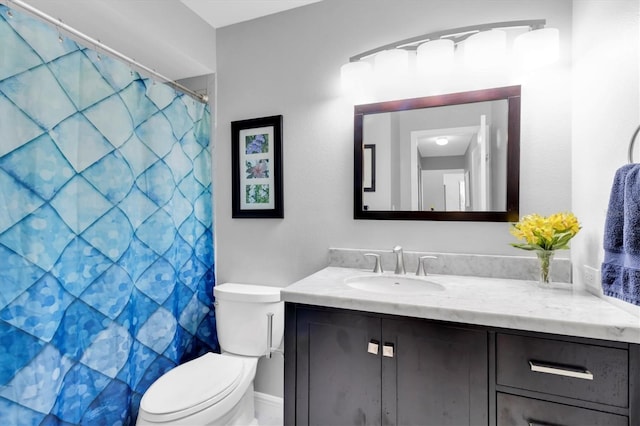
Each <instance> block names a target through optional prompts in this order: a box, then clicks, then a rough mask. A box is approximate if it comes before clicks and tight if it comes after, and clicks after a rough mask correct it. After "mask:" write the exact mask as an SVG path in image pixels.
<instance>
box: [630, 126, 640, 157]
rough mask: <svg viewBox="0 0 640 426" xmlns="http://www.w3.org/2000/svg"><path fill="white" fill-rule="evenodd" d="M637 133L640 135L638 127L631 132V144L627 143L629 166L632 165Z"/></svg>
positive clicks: (639, 127)
mask: <svg viewBox="0 0 640 426" xmlns="http://www.w3.org/2000/svg"><path fill="white" fill-rule="evenodd" d="M638 133H640V126H638V128H637V129H636V131H635V132H633V136H632V137H631V142H629V164H631V163H633V145H634V144H635V143H636V138H637V137H638Z"/></svg>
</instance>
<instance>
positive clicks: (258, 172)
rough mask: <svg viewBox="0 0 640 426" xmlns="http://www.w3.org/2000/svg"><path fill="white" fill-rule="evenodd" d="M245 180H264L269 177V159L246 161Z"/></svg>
mask: <svg viewBox="0 0 640 426" xmlns="http://www.w3.org/2000/svg"><path fill="white" fill-rule="evenodd" d="M245 163H246V173H247V179H264V178H268V177H269V159H267V158H261V159H259V160H247V161H246V162H245Z"/></svg>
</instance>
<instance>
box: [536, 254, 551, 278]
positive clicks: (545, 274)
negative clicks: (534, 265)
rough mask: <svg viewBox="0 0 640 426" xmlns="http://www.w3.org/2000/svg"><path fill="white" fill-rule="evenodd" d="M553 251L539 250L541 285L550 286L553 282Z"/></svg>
mask: <svg viewBox="0 0 640 426" xmlns="http://www.w3.org/2000/svg"><path fill="white" fill-rule="evenodd" d="M553 254H554V251H553V250H537V251H536V255H537V256H538V267H539V276H538V283H540V285H549V283H550V282H551V261H552V260H553Z"/></svg>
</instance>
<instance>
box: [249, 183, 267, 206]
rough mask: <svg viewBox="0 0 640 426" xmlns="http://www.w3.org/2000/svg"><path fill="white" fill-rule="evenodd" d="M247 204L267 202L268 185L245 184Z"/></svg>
mask: <svg viewBox="0 0 640 426" xmlns="http://www.w3.org/2000/svg"><path fill="white" fill-rule="evenodd" d="M245 199H246V202H247V204H266V203H268V202H269V185H246V187H245Z"/></svg>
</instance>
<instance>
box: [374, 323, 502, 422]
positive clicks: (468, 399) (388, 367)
mask: <svg viewBox="0 0 640 426" xmlns="http://www.w3.org/2000/svg"><path fill="white" fill-rule="evenodd" d="M487 338H488V336H487V332H486V331H476V330H469V329H462V328H457V327H452V326H448V325H441V324H435V323H432V322H429V321H424V320H417V319H406V320H404V319H398V320H395V319H393V320H387V319H384V320H383V321H382V343H383V345H385V344H386V345H388V346H390V345H391V344H392V345H393V347H394V348H393V349H394V350H393V352H394V353H393V357H388V356H384V354H383V358H382V378H383V379H382V395H383V397H382V398H383V407H382V417H383V424H385V425H423V426H427V425H438V426H444V425H455V426H461V425H487V424H488V421H489V419H488V417H489V413H488V407H489V401H488V392H487V389H488V343H487Z"/></svg>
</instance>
